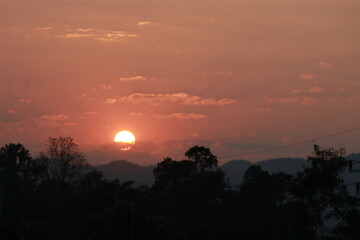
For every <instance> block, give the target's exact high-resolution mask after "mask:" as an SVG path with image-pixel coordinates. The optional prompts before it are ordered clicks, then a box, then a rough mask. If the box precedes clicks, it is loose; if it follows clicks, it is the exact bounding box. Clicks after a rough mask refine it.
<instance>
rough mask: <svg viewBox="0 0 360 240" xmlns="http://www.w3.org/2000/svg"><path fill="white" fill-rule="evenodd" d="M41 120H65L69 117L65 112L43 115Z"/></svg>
mask: <svg viewBox="0 0 360 240" xmlns="http://www.w3.org/2000/svg"><path fill="white" fill-rule="evenodd" d="M39 119H41V120H48V121H65V120H68V119H69V117H68V116H66V115H64V114H53V115H42V116H40V117H39Z"/></svg>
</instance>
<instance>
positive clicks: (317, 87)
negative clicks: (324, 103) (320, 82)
mask: <svg viewBox="0 0 360 240" xmlns="http://www.w3.org/2000/svg"><path fill="white" fill-rule="evenodd" d="M325 90H326V89H325V88H322V87H319V86H315V87H312V88H309V89H308V92H309V93H322V92H324V91H325Z"/></svg>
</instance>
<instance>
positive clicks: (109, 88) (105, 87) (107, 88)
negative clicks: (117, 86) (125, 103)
mask: <svg viewBox="0 0 360 240" xmlns="http://www.w3.org/2000/svg"><path fill="white" fill-rule="evenodd" d="M99 87H100V88H101V89H102V90H111V89H113V86H112V85H107V84H101V85H100V86H99Z"/></svg>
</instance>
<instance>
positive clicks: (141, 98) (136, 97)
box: [108, 93, 237, 106]
mask: <svg viewBox="0 0 360 240" xmlns="http://www.w3.org/2000/svg"><path fill="white" fill-rule="evenodd" d="M108 100H109V99H108ZM117 101H118V102H126V103H134V104H140V103H146V104H149V105H152V106H157V105H160V104H164V103H177V104H183V105H201V106H224V105H231V104H236V103H237V100H235V99H231V98H221V99H214V98H202V97H199V96H189V95H188V94H186V93H168V94H144V93H134V94H131V95H129V96H125V97H121V98H119V99H118V100H117ZM111 103H115V101H112V100H111Z"/></svg>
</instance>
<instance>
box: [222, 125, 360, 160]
mask: <svg viewBox="0 0 360 240" xmlns="http://www.w3.org/2000/svg"><path fill="white" fill-rule="evenodd" d="M358 130H360V127H357V128H352V129H348V130H344V131H341V132H337V133H333V134H329V135H326V136H323V137H318V138H313V139H310V140H306V141H301V142H297V143H292V144H288V145H284V146H279V147H273V148H267V149H263V150H258V151H253V152H248V153H242V154H237V155H233V156H223V157H220V158H235V157H242V156H247V155H251V154H257V153H264V152H271V151H276V150H281V149H286V148H290V147H294V146H298V145H303V144H306V143H311V142H315V141H317V140H323V139H326V138H331V137H336V136H340V135H343V134H346V133H350V132H355V131H358Z"/></svg>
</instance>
